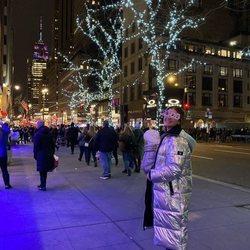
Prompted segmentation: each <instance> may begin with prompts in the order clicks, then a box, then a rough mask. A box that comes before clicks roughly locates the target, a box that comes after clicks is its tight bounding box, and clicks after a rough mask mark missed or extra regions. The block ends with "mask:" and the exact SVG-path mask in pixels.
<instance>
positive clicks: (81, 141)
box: [78, 128, 88, 161]
mask: <svg viewBox="0 0 250 250" xmlns="http://www.w3.org/2000/svg"><path fill="white" fill-rule="evenodd" d="M86 130H88V129H87V128H84V129H83V130H82V129H80V134H79V135H78V146H79V149H80V153H79V157H78V161H81V160H82V156H83V153H84V144H85V136H86V134H87V132H86Z"/></svg>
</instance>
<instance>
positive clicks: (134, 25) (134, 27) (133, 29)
mask: <svg viewBox="0 0 250 250" xmlns="http://www.w3.org/2000/svg"><path fill="white" fill-rule="evenodd" d="M135 30H136V23H133V24H132V32H133V33H134V32H135Z"/></svg>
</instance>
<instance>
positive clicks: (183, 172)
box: [143, 106, 196, 250]
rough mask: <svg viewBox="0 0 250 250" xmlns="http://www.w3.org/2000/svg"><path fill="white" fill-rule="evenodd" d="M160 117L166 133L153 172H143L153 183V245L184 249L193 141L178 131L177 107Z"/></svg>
mask: <svg viewBox="0 0 250 250" xmlns="http://www.w3.org/2000/svg"><path fill="white" fill-rule="evenodd" d="M163 115H164V126H165V133H164V134H163V135H162V137H161V141H160V144H159V147H158V149H157V152H156V158H155V161H154V166H153V168H151V169H150V170H146V172H147V179H148V180H149V181H152V183H153V214H154V243H155V244H156V245H160V246H163V247H165V248H166V249H178V250H179V249H186V248H187V238H188V234H187V224H188V210H189V203H190V197H191V193H192V166H191V153H192V151H193V149H194V147H195V144H196V141H195V140H194V139H193V138H192V137H191V136H190V135H189V134H187V133H186V132H185V131H184V130H183V129H182V128H181V122H182V120H183V119H184V112H183V110H182V109H181V108H180V107H177V106H172V107H169V108H167V109H166V110H165V112H164V114H163ZM143 169H144V171H145V169H146V168H145V167H144V168H143ZM144 219H145V218H144Z"/></svg>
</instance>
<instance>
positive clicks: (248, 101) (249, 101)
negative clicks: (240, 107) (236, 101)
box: [247, 96, 250, 104]
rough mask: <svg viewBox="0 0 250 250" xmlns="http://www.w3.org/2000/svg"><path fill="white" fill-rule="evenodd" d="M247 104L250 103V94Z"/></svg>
mask: <svg viewBox="0 0 250 250" xmlns="http://www.w3.org/2000/svg"><path fill="white" fill-rule="evenodd" d="M247 104H250V96H248V97H247Z"/></svg>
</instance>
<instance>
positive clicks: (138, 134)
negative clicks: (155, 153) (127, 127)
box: [133, 122, 144, 173]
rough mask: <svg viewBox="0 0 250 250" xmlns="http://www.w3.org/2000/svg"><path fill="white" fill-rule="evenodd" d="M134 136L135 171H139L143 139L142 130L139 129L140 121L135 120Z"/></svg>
mask: <svg viewBox="0 0 250 250" xmlns="http://www.w3.org/2000/svg"><path fill="white" fill-rule="evenodd" d="M133 133H134V136H135V149H134V154H133V157H134V163H135V172H136V173H140V170H141V159H142V155H143V148H144V140H143V131H142V129H141V123H140V122H137V123H136V124H135V128H134V130H133Z"/></svg>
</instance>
